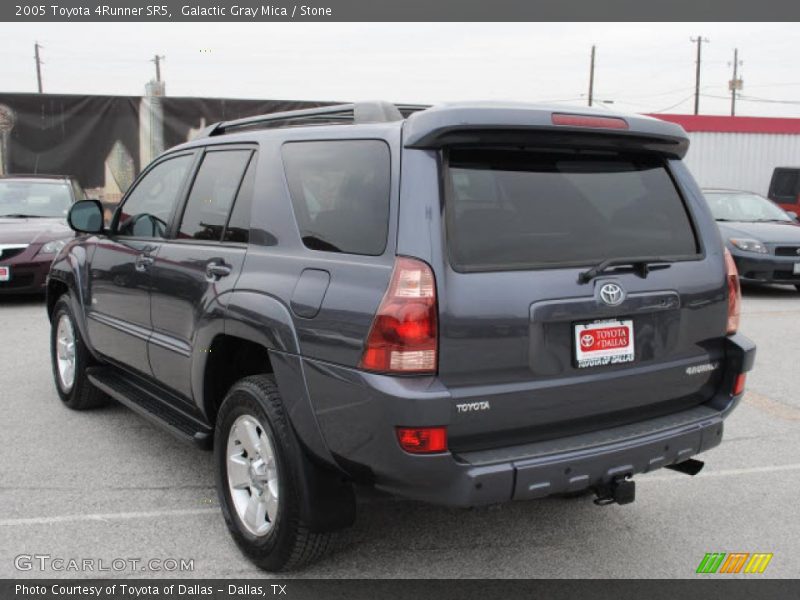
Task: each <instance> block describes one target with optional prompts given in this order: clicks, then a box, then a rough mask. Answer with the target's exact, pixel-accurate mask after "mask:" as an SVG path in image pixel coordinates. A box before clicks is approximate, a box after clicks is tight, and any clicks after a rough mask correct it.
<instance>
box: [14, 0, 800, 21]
mask: <svg viewBox="0 0 800 600" xmlns="http://www.w3.org/2000/svg"><path fill="white" fill-rule="evenodd" d="M0 21H15V22H45V21H61V22H68V21H76V22H78V21H84V22H88V21H97V22H122V21H139V22H159V21H160V22H168V21H176V22H188V21H227V22H234V21H239V22H247V21H255V22H276V21H318V22H320V21H321V22H326V21H330V22H335V21H355V22H370V21H382V22H389V21H441V22H445V21H473V22H475V21H515V22H518V21H606V22H609V21H716V22H719V21H780V22H786V21H800V2H797V0H758V1H754V0H661V1H654V0H297V1H295V0H263V1H259V0H216V1H215V0H152V2H147V1H146V2H141V1H139V0H136V1H134V0H10V1H8V2H2V3H0Z"/></svg>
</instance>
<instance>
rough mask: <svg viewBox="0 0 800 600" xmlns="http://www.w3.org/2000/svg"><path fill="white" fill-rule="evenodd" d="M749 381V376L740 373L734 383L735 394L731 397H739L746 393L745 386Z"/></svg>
mask: <svg viewBox="0 0 800 600" xmlns="http://www.w3.org/2000/svg"><path fill="white" fill-rule="evenodd" d="M746 380H747V375H746V374H745V373H739V374H738V375H737V376H736V381H735V382H734V383H733V392H731V395H733V396H738V395H739V394H742V393H744V386H745V382H746Z"/></svg>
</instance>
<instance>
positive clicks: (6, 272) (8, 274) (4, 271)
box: [0, 267, 11, 281]
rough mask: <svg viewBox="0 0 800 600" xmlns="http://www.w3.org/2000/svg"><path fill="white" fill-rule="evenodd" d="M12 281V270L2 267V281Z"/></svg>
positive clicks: (0, 272) (0, 268)
mask: <svg viewBox="0 0 800 600" xmlns="http://www.w3.org/2000/svg"><path fill="white" fill-rule="evenodd" d="M10 279H11V268H10V267H0V281H9V280H10Z"/></svg>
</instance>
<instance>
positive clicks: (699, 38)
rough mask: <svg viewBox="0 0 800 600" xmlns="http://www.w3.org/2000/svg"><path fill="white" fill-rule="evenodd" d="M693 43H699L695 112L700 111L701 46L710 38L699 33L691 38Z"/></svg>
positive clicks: (695, 83) (695, 84) (695, 82)
mask: <svg viewBox="0 0 800 600" xmlns="http://www.w3.org/2000/svg"><path fill="white" fill-rule="evenodd" d="M689 39H690V40H691V41H692V42H693V43H696V44H697V70H696V71H695V81H694V114H699V113H700V54H701V48H702V46H703V44H704V43H706V44H707V43H708V42H709V40H707V39H706V38H704V37H703V36H702V35H698V36H697V37H696V38H689Z"/></svg>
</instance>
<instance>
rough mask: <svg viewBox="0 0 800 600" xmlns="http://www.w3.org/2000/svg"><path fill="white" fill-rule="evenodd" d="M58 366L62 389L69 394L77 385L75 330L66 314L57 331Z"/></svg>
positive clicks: (62, 317)
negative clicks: (74, 385) (75, 384)
mask: <svg viewBox="0 0 800 600" xmlns="http://www.w3.org/2000/svg"><path fill="white" fill-rule="evenodd" d="M56 366H57V367H58V380H59V383H60V385H61V389H62V390H63V391H64V392H69V391H70V390H72V386H73V384H74V383H75V330H74V329H73V328H72V320H71V319H70V318H69V316H68V315H66V314H62V315H61V317H59V319H58V326H57V329H56Z"/></svg>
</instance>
